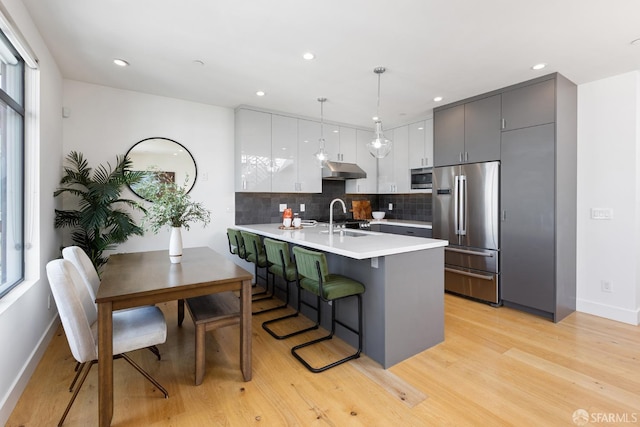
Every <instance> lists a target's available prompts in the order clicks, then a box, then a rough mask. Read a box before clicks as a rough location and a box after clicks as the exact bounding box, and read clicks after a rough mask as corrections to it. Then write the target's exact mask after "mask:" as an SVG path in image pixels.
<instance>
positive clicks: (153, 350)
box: [147, 345, 162, 360]
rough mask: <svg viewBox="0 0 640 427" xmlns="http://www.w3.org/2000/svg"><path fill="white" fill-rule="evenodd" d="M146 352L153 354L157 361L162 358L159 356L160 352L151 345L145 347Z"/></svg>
mask: <svg viewBox="0 0 640 427" xmlns="http://www.w3.org/2000/svg"><path fill="white" fill-rule="evenodd" d="M147 350H149V351H150V352H151V353H153V354H155V355H156V357H157V358H158V360H161V359H162V356H161V355H160V350H158V347H157V346H155V345H152V346H151V347H147Z"/></svg>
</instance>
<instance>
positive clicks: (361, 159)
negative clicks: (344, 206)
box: [345, 129, 378, 194]
mask: <svg viewBox="0 0 640 427" xmlns="http://www.w3.org/2000/svg"><path fill="white" fill-rule="evenodd" d="M372 139H373V132H372V131H366V130H361V129H356V161H355V163H356V164H357V165H358V166H360V167H361V168H362V169H364V171H365V172H366V173H367V177H366V178H362V179H348V180H347V183H346V186H345V187H346V192H347V193H364V194H376V193H377V187H378V179H377V175H378V165H377V162H376V158H375V157H373V156H372V155H371V154H370V153H369V150H368V149H367V144H368V143H369V141H371V140H372Z"/></svg>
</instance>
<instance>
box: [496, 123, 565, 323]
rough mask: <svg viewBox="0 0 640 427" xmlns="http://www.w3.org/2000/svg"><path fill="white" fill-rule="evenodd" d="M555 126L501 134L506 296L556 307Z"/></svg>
mask: <svg viewBox="0 0 640 427" xmlns="http://www.w3.org/2000/svg"><path fill="white" fill-rule="evenodd" d="M554 153H555V125H554V124H548V125H542V126H534V127H529V128H525V129H519V130H514V131H510V132H503V133H502V168H501V169H502V175H501V203H502V224H501V225H502V227H501V239H500V240H501V247H500V252H501V261H502V272H501V276H502V278H501V288H502V291H501V292H502V299H503V300H505V301H510V302H513V303H517V304H520V305H523V306H527V307H532V308H535V309H538V310H543V311H546V312H550V313H553V312H554V311H555V289H556V285H555V261H554V260H555V251H554V248H555V246H554V235H555V174H554V171H555V161H554V157H555V154H554Z"/></svg>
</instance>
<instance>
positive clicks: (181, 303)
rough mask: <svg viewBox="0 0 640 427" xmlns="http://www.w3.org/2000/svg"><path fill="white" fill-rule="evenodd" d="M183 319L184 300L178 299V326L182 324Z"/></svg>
mask: <svg viewBox="0 0 640 427" xmlns="http://www.w3.org/2000/svg"><path fill="white" fill-rule="evenodd" d="M183 320H184V300H183V299H179V300H178V326H182V321H183Z"/></svg>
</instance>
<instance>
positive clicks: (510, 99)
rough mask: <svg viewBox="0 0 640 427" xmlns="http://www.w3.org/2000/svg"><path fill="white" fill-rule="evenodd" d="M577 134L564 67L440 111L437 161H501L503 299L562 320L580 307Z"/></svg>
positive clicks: (442, 163)
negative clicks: (578, 303)
mask: <svg viewBox="0 0 640 427" xmlns="http://www.w3.org/2000/svg"><path fill="white" fill-rule="evenodd" d="M496 111H498V112H499V114H498V115H496ZM576 133H577V88H576V86H575V84H573V83H572V82H571V81H569V80H568V79H566V78H565V77H563V76H562V75H560V74H557V73H554V74H550V75H547V76H543V77H540V78H537V79H534V80H530V81H527V82H523V83H520V84H517V85H513V86H509V87H506V88H504V89H500V90H497V91H493V92H490V93H488V94H484V95H479V96H476V97H473V98H470V99H468V100H465V101H460V102H457V103H455V104H451V107H449V106H444V107H439V108H438V109H436V110H435V111H434V165H435V166H445V165H451V164H458V163H473V162H484V161H490V160H500V169H501V172H500V216H501V221H500V278H499V280H500V297H501V300H502V303H503V304H504V305H505V306H510V307H513V308H517V309H521V310H525V311H528V312H532V313H535V314H538V315H542V316H544V317H547V318H550V319H552V320H554V321H556V322H557V321H559V320H561V319H563V318H564V317H565V316H567V315H568V314H570V313H571V312H573V311H575V299H576V173H577V159H576V155H577V154H576V146H577V143H576V139H577V137H576ZM496 147H498V149H497V151H496Z"/></svg>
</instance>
